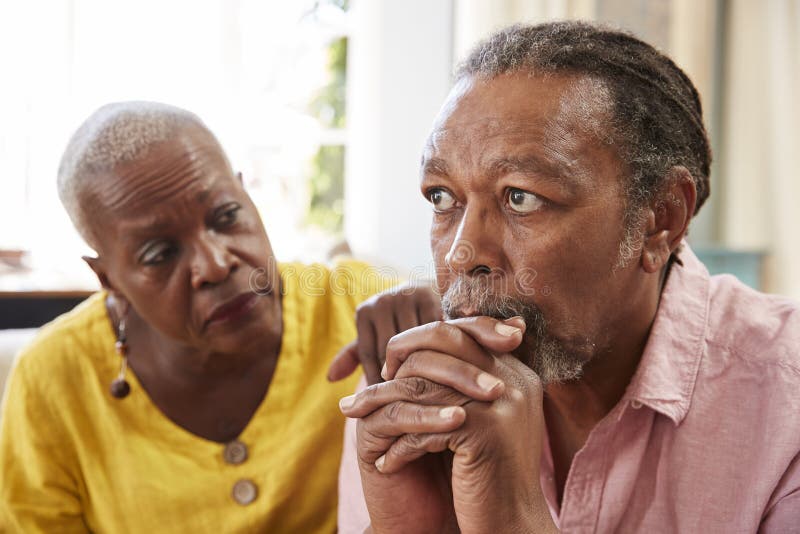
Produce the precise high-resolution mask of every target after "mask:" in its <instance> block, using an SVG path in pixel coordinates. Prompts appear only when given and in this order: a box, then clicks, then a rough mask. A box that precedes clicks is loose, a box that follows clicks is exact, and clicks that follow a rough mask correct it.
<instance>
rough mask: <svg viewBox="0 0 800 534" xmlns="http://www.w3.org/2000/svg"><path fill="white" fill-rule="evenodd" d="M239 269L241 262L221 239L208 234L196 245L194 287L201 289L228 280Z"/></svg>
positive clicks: (193, 267)
mask: <svg viewBox="0 0 800 534" xmlns="http://www.w3.org/2000/svg"><path fill="white" fill-rule="evenodd" d="M238 268H239V260H238V258H237V257H236V256H234V255H233V254H231V252H230V251H229V250H228V248H227V247H226V246H225V244H224V242H223V241H222V239H221V238H219V237H216V236H213V235H210V234H206V235H204V236H203V237H201V238H200V239H198V242H197V243H196V245H195V247H194V255H193V257H192V266H191V269H192V273H191V277H192V287H193V288H195V289H200V288H202V287H204V286H207V285H215V284H219V283H221V282H224V281H225V280H227V279H228V277H229V276H230V275H231V273H233V272H235V271H236V270H237V269H238Z"/></svg>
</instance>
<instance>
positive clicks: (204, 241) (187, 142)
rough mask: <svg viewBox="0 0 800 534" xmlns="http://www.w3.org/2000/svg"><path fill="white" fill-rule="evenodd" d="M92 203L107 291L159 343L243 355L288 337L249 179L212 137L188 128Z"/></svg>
mask: <svg viewBox="0 0 800 534" xmlns="http://www.w3.org/2000/svg"><path fill="white" fill-rule="evenodd" d="M94 184H95V185H94V186H93V188H92V190H91V191H88V194H87V195H85V196H84V198H86V199H87V200H88V206H87V207H88V210H87V211H88V212H89V217H90V220H89V222H90V225H91V227H92V228H91V230H93V233H94V234H95V235H96V236H97V240H98V248H99V249H100V250H98V253H99V258H98V259H96V260H92V261H91V262H90V263H91V264H92V267H93V269H94V270H95V271H96V272H97V273H98V276H99V277H100V279H101V282H102V283H103V285H104V286H106V287H108V288H109V289H110V290H111V291H112V292H113V293H114V294H115V296H117V297H119V298H122V299H124V300H127V301H128V302H129V303H130V305H131V307H132V308H133V309H134V310H135V312H136V313H137V314H138V315H139V316H140V317H141V318H142V319H144V321H145V322H147V323H148V324H149V325H150V326H151V327H153V328H155V329H156V330H158V331H159V332H160V333H161V334H163V335H165V336H167V337H169V338H171V339H173V340H175V341H178V342H180V343H183V344H185V345H188V346H190V347H194V348H197V349H201V350H210V351H214V352H223V353H235V352H239V351H242V350H247V348H248V347H251V346H253V345H254V344H256V343H259V342H260V341H261V340H263V339H264V336H265V334H267V333H274V332H280V299H279V293H280V291H279V277H278V272H277V266H276V264H275V260H274V257H273V254H272V249H271V247H270V243H269V239H268V238H267V234H266V232H265V230H264V226H263V224H262V222H261V219H260V217H259V215H258V212H257V211H256V208H255V206H254V205H253V202H252V201H251V200H250V197H249V196H248V195H247V193H246V192H245V191H244V189H243V187H242V183H241V180H240V179H238V178H237V177H236V176H235V175H234V173H233V171H232V170H231V168H230V164H229V163H228V161H227V158H226V157H225V155H224V154H223V152H222V149H221V147H220V146H219V144H218V143H217V141H216V140H215V139H214V138H213V136H211V135H210V134H209V133H208V132H207V131H205V130H203V129H201V128H199V127H196V128H187V129H185V130H184V131H182V132H181V133H180V134H178V135H177V136H175V137H173V138H171V139H170V140H168V141H165V142H162V143H159V144H158V145H156V146H154V147H152V148H151V150H150V151H149V152H148V153H147V154H146V155H145V156H144V157H143V158H139V159H138V160H136V161H134V162H131V163H127V164H123V165H121V166H119V167H117V168H116V169H115V170H114V171H113V172H112V173H111V175H109V176H108V177H104V179H103V180H96V181H95V183H94Z"/></svg>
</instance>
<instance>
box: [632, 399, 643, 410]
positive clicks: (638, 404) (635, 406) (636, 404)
mask: <svg viewBox="0 0 800 534" xmlns="http://www.w3.org/2000/svg"><path fill="white" fill-rule="evenodd" d="M641 407H642V403H641V402H639V401H638V400H632V401H631V408H633V409H634V410H638V409H639V408H641Z"/></svg>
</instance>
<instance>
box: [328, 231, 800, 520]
mask: <svg viewBox="0 0 800 534" xmlns="http://www.w3.org/2000/svg"><path fill="white" fill-rule="evenodd" d="M680 258H681V260H682V262H683V266H681V265H679V264H675V265H674V266H673V268H672V271H671V273H670V275H669V278H668V280H667V283H666V286H665V288H664V290H663V292H662V296H661V302H660V304H659V309H658V314H657V315H656V320H655V323H654V325H653V329H652V331H651V334H650V339H649V340H648V342H647V346H646V348H645V351H644V354H643V355H642V360H641V362H640V364H639V368H638V369H637V371H636V373H635V375H634V377H633V379H632V380H631V383H630V385H629V386H628V389H627V391H626V393H625V394H624V396H623V397H622V399H621V400H620V401H619V403H618V404H617V405H616V407H615V408H614V409H613V410H612V411H611V412H610V413H609V414H608V415H606V417H605V418H604V419H603V420H602V421H600V423H598V424H597V426H596V427H595V428H594V429H593V430H592V432H591V434H590V435H589V438H588V440H587V442H586V443H585V444H584V446H583V448H582V449H581V450H580V451H578V453H577V454H576V455H575V458H574V460H573V463H572V466H571V468H570V472H569V476H568V478H567V483H566V487H565V489H564V498H563V502H562V503H561V506H559V505H558V502H557V500H556V487H555V482H554V477H553V462H552V457H551V454H550V448H549V444H548V440H547V439H545V440H544V448H543V453H542V462H541V484H542V488H543V489H544V493H545V497H546V498H547V501H548V504H549V506H550V512H551V514H552V516H553V518H554V520H555V521H556V524H557V525H558V526H559V527H560V528H561V530H562V531H564V532H581V533H583V532H647V533H651V532H691V533H695V532H699V533H703V534H710V533H718V532H719V533H732V532H757V531H758V532H770V533H772V532H800V308H799V307H798V305H797V303H794V302H792V301H789V300H787V299H783V298H779V297H775V296H768V295H764V294H761V293H758V292H756V291H753V290H752V289H749V288H748V287H746V286H744V285H742V284H741V283H740V282H739V281H738V280H736V279H735V278H734V277H732V276H728V275H723V276H714V277H709V275H708V271H707V270H706V268H705V267H704V266H703V264H702V263H700V261H699V260H698V259H697V257H696V256H695V255H694V254H693V253H692V251H691V250H690V249H689V247H688V246H686V245H684V250H683V251H682V252H681V253H680ZM339 491H340V497H339V531H340V532H342V533H345V534H347V533H355V532H359V533H360V532H363V530H364V528H365V527H366V526H367V525H368V524H369V516H368V515H367V510H366V506H365V504H364V501H363V497H362V495H361V480H360V477H359V473H358V466H357V463H356V461H355V424H353V421H352V420H350V421H348V426H347V430H346V434H345V451H344V455H343V458H342V466H341V472H340V477H339Z"/></svg>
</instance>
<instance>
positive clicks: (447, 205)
mask: <svg viewBox="0 0 800 534" xmlns="http://www.w3.org/2000/svg"><path fill="white" fill-rule="evenodd" d="M428 201H429V202H430V203H431V204H433V209H434V211H447V210H449V209H452V208H453V207H454V206H455V205H456V199H455V198H453V195H451V194H450V193H448V192H447V191H446V190H444V189H439V188H437V189H431V190H430V191H428Z"/></svg>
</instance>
